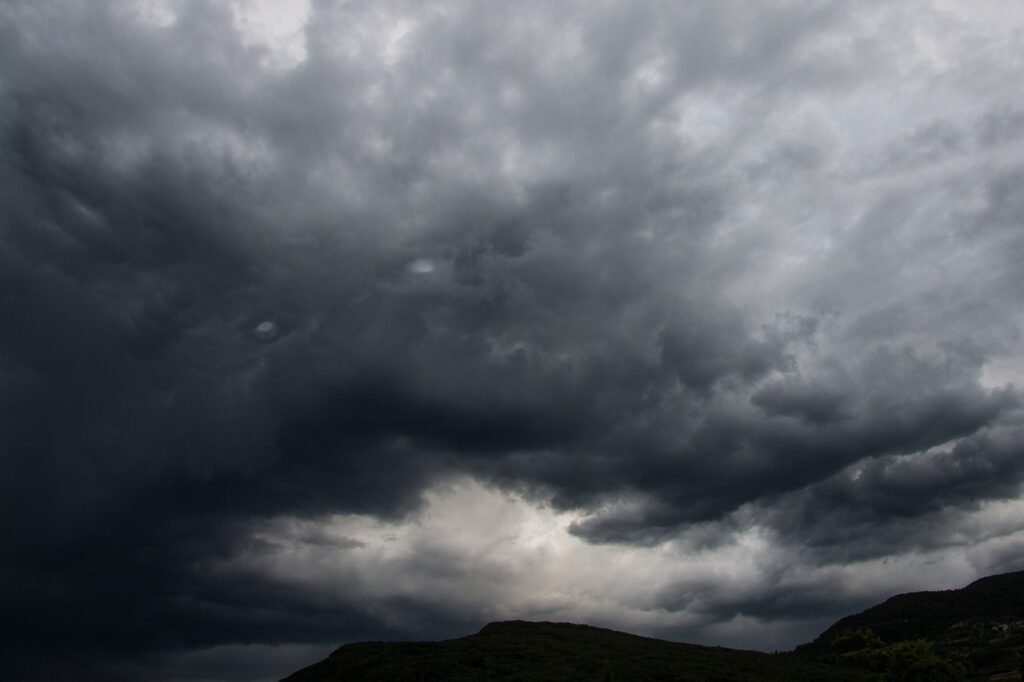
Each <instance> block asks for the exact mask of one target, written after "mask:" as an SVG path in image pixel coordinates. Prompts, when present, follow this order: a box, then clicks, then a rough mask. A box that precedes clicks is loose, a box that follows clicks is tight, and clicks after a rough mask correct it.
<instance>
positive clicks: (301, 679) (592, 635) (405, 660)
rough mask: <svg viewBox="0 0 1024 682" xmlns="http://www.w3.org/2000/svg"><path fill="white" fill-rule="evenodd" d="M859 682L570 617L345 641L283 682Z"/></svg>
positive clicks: (777, 658) (845, 673)
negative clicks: (460, 633) (440, 635)
mask: <svg viewBox="0 0 1024 682" xmlns="http://www.w3.org/2000/svg"><path fill="white" fill-rule="evenodd" d="M810 679H817V680H851V681H853V680H862V679H868V678H866V677H865V676H864V675H863V673H861V672H860V671H854V670H833V669H830V668H827V667H825V666H823V665H821V664H818V663H816V662H813V661H804V660H801V659H799V658H798V657H796V656H793V655H792V654H764V653H760V652H756V651H740V650H736V649H724V648H720V647H704V646H698V645H694V644H678V643H674V642H666V641H663V640H659V639H651V638H647V637H639V636H637V635H630V634H626V633H622V632H615V631H614V630H605V629H602V628H595V627H591V626H588V625H573V624H569V623H527V622H522V621H510V622H502V623H491V624H490V625H487V626H485V627H484V628H483V629H482V630H481V631H480V632H479V633H477V634H475V635H470V636H468V637H463V638H461V639H453V640H448V641H444V642H407V643H384V642H374V643H360V644H348V645H345V646H343V647H341V648H340V649H338V650H337V651H335V652H334V653H333V654H331V656H330V657H329V658H327V659H326V660H324V661H321V662H320V663H317V664H316V665H313V666H310V667H309V668H306V669H304V670H300V671H299V672H297V673H295V674H293V675H291V676H290V677H288V678H287V681H288V682H328V681H331V682H334V681H338V680H367V681H375V680H394V681H398V680H439V681H440V680H445V681H451V682H459V681H461V680H466V681H469V680H473V681H486V680H524V681H525V680H541V681H543V680H551V681H555V680H559V681H562V680H617V681H621V680H695V681H696V680H701V681H707V682H712V681H714V682H725V681H727V680H735V681H737V682H738V681H740V680H765V681H768V680H780V681H781V680H786V681H791V680H810Z"/></svg>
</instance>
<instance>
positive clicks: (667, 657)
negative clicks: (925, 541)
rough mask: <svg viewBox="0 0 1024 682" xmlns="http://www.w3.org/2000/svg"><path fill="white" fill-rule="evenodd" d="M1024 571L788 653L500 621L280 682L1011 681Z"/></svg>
mask: <svg viewBox="0 0 1024 682" xmlns="http://www.w3.org/2000/svg"><path fill="white" fill-rule="evenodd" d="M1022 655H1024V571H1020V572H1015V573H1006V574H1002V575H995V576H989V577H987V578H982V579H980V580H977V581H975V582H973V583H971V584H970V585H968V586H967V587H964V588H962V589H959V590H946V591H940V592H912V593H909V594H900V595H896V596H894V597H891V598H890V599H887V600H886V601H885V602H883V603H881V604H878V605H877V606H873V607H871V608H869V609H867V610H865V611H863V612H861V613H858V614H855V615H851V616H847V617H845V618H842V619H841V620H839V621H837V622H836V623H835V624H834V625H832V626H831V627H829V628H828V629H827V630H825V631H824V632H823V633H822V634H821V635H819V636H818V637H817V638H815V639H814V640H813V641H812V642H809V643H807V644H802V645H800V646H798V647H797V648H796V649H795V650H794V651H792V652H785V653H776V654H766V653H761V652H757V651H743V650H738V649H728V648H724V647H709V646H701V645H696V644H685V643H678V642H668V641H665V640H660V639H654V638H650V637H641V636H638V635H631V634H627V633H623V632H616V631H614V630H607V629H604V628H598V627H593V626H590V625H578V624H573V623H548V622H541V623H534V622H527V621H505V622H497V623H489V624H488V625H485V626H484V627H483V628H482V629H481V630H480V632H478V633H476V634H474V635H469V636H468V637H462V638H459V639H451V640H446V641H441V642H363V643H354V644H346V645H345V646H342V647H341V648H339V649H337V650H336V651H335V652H334V653H332V654H331V655H330V656H329V657H328V658H326V659H325V660H323V661H321V662H319V663H316V664H314V665H312V666H310V667H308V668H305V669H303V670H300V671H298V672H296V673H294V674H293V675H291V676H289V677H288V678H286V680H287V682H340V681H342V680H345V681H350V680H366V681H368V682H373V681H377V680H390V681H394V682H401V681H406V680H408V681H413V680H416V681H427V680H437V681H439V682H440V681H442V680H444V681H446V682H461V681H467V682H468V681H471V680H472V681H474V682H480V681H487V680H522V681H524V682H525V681H527V680H542V681H543V680H551V681H555V680H559V681H562V680H617V681H623V680H651V681H654V680H680V681H682V680H693V681H703V682H726V681H736V682H740V681H748V680H749V681H753V680H764V681H771V680H778V681H780V682H781V681H783V680H784V681H786V682H792V681H794V680H837V681H842V680H865V681H867V680H875V681H877V680H892V681H896V680H899V681H900V682H917V681H920V682H943V681H947V680H948V681H951V682H952V681H954V680H1020V679H1024V676H1022V672H1024V671H1022V669H1021V660H1022V658H1021V657H1022Z"/></svg>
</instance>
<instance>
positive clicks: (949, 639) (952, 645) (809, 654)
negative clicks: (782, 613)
mask: <svg viewBox="0 0 1024 682" xmlns="http://www.w3.org/2000/svg"><path fill="white" fill-rule="evenodd" d="M907 642H924V643H927V645H928V646H929V647H930V648H931V650H932V651H933V652H935V653H936V655H939V656H941V657H944V658H946V659H947V660H950V661H953V662H956V663H958V664H959V665H960V666H961V667H962V668H963V669H964V671H965V675H966V678H967V679H988V678H989V676H992V675H1011V674H1013V673H1016V672H1017V671H1018V668H1019V665H1020V656H1021V654H1022V653H1024V571H1018V572H1015V573H1004V574H1002V575H994V576H989V577H987V578H981V579H980V580H976V581H975V582H973V583H971V584H970V585H968V586H967V587H963V588H961V589H958V590H944V591H939V592H911V593H908V594H899V595H896V596H894V597H891V598H889V599H887V600H886V601H884V602H882V603H881V604H878V605H877V606H872V607H871V608H869V609H867V610H865V611H863V612H861V613H857V614H854V615H851V616H847V617H845V618H842V619H840V620H839V621H837V622H836V623H835V624H834V625H832V626H831V627H829V628H828V629H827V630H825V631H824V632H823V633H821V635H819V636H818V637H817V638H816V639H815V640H814V641H813V642H810V643H808V644H803V645H801V646H799V647H797V653H798V654H799V655H801V656H802V657H805V658H808V659H811V660H817V661H819V662H829V663H833V664H840V665H855V666H856V665H859V666H862V667H872V666H874V667H875V668H876V669H877V668H878V665H879V662H880V660H882V659H885V658H886V656H887V655H888V654H887V653H886V652H887V651H888V652H891V651H892V649H893V647H894V646H896V645H900V644H901V643H904V644H905V643H907ZM904 648H905V647H904ZM1005 679H1020V678H1019V676H1017V677H1006V678H1005Z"/></svg>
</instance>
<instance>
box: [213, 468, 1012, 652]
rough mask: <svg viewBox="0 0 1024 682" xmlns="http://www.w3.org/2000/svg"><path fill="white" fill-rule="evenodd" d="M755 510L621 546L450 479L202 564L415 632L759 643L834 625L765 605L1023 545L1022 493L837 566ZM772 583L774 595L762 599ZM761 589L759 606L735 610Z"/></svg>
mask: <svg viewBox="0 0 1024 682" xmlns="http://www.w3.org/2000/svg"><path fill="white" fill-rule="evenodd" d="M758 513H759V512H758V511H757V510H756V509H753V508H750V507H747V508H744V509H740V510H737V512H735V513H734V514H733V515H732V517H731V518H730V519H729V520H728V521H726V522H724V523H722V522H716V523H709V524H696V525H693V526H691V527H690V528H688V529H687V530H685V531H683V532H681V533H679V534H678V535H677V536H675V537H674V538H672V539H670V540H668V541H665V542H661V543H658V544H654V545H651V546H646V547H631V548H630V551H628V552H624V551H622V548H621V547H620V546H618V545H615V544H592V543H588V542H585V541H584V540H582V539H580V538H578V537H576V536H574V535H572V534H571V533H570V532H569V529H570V527H571V526H572V524H573V523H575V522H579V521H580V520H582V519H583V518H585V517H583V516H582V515H581V514H579V513H574V512H564V511H558V510H556V509H554V508H552V507H551V506H549V505H547V504H544V503H540V502H538V501H536V500H532V499H527V498H525V497H523V496H521V495H519V494H516V493H510V492H506V491H502V490H498V489H495V488H493V487H489V486H487V485H485V484H483V483H481V482H479V481H476V480H473V479H471V478H459V479H457V480H454V481H449V482H446V483H443V484H439V485H437V486H435V487H434V488H432V489H431V490H430V491H429V492H427V493H426V495H425V496H424V504H423V507H422V508H421V509H420V510H419V512H418V513H416V514H415V515H412V516H410V517H409V518H406V519H404V520H401V521H385V520H381V519H379V518H376V517H373V516H367V515H358V514H337V515H329V516H324V517H321V518H316V519H301V518H296V517H293V516H285V517H279V518H276V519H274V520H273V521H271V522H269V523H267V524H266V525H265V526H264V527H262V528H260V529H259V530H258V531H256V532H255V533H254V534H253V535H252V537H251V538H250V542H248V543H246V544H245V547H246V549H245V550H243V551H241V552H239V553H237V554H236V555H234V556H233V557H231V558H230V559H229V560H226V561H222V562H219V563H216V564H211V565H209V566H208V570H210V571H212V572H214V573H216V574H218V575H221V576H230V575H232V574H239V575H243V574H244V575H258V576H260V577H263V578H270V579H271V580H273V581H275V582H278V583H280V584H284V585H286V586H288V589H293V590H297V591H300V592H303V593H311V594H317V595H320V596H321V598H323V599H325V600H327V601H331V600H333V601H334V602H336V603H337V605H340V606H359V604H362V605H364V606H365V608H367V609H369V610H371V611H372V615H373V616H374V617H375V618H378V619H380V620H382V621H383V622H386V623H388V624H389V625H391V626H392V627H395V628H396V629H398V630H400V631H401V630H403V629H404V631H405V632H406V633H407V635H408V636H409V637H412V638H417V637H423V636H425V635H429V634H430V633H431V630H430V628H431V627H435V626H436V624H434V623H425V622H419V621H417V615H416V614H417V612H418V611H419V609H421V608H422V609H425V610H426V612H430V611H433V610H436V609H443V610H444V611H446V612H448V613H452V614H455V616H456V618H457V619H458V620H459V621H460V622H462V623H464V624H465V625H464V628H463V630H462V631H453V632H450V633H448V634H449V635H450V636H458V635H461V634H469V633H470V632H472V631H474V630H475V629H476V628H479V627H481V626H483V625H484V624H486V623H487V622H491V621H496V620H512V619H527V620H551V621H571V622H583V623H590V624H594V625H599V626H604V627H610V628H615V629H620V630H625V631H630V632H636V633H644V634H650V635H653V636H658V637H665V638H669V639H675V640H682V641H691V642H698V643H706V644H717V645H724V646H735V647H742V648H754V649H761V650H766V651H767V650H774V649H788V648H790V647H792V646H794V645H796V644H798V643H801V642H803V641H807V640H809V639H811V638H813V637H814V636H815V635H816V634H818V632H820V631H821V630H822V629H823V628H824V627H826V626H827V625H828V624H830V623H831V620H832V616H830V615H827V616H825V617H822V616H821V615H820V613H813V615H812V613H811V611H808V612H807V615H805V616H804V617H801V616H800V615H792V614H791V615H789V616H781V615H780V614H779V613H772V610H773V609H778V610H785V609H793V608H794V606H796V607H797V608H796V609H794V610H795V611H796V613H797V614H799V612H800V609H799V608H798V607H799V604H797V603H796V602H799V601H800V600H806V601H807V603H808V604H816V605H817V606H818V611H819V612H820V611H824V612H826V613H827V612H828V610H829V608H831V609H832V610H833V611H835V613H836V616H838V615H842V614H843V613H845V611H844V608H847V609H848V608H850V606H851V605H856V606H863V605H867V604H870V603H873V602H876V601H879V600H882V599H884V598H885V597H887V596H889V595H891V594H893V593H896V592H901V591H911V590H919V589H946V588H951V587H956V586H959V585H962V584H966V583H967V582H969V581H970V580H971V579H973V578H974V577H975V576H976V575H977V574H978V573H979V572H984V571H985V570H986V569H987V567H989V566H990V565H998V563H999V561H1000V560H1003V559H1005V557H1006V556H1007V555H1008V554H1009V553H1013V552H1015V551H1019V550H1021V549H1024V531H1022V530H1020V529H1019V528H1018V524H1017V523H1016V519H1018V518H1020V517H1021V515H1022V514H1024V501H1022V500H1010V501H1002V502H990V503H987V504H985V505H982V506H980V507H979V508H978V509H977V510H975V511H974V512H972V513H970V514H968V515H966V516H965V517H963V518H961V519H960V520H959V523H957V524H956V525H957V530H956V531H955V532H952V533H951V534H950V535H949V536H947V537H944V538H943V539H941V540H940V541H939V542H938V544H937V545H936V546H933V547H932V548H931V549H927V550H922V549H908V550H907V551H906V552H905V553H902V554H901V553H896V554H893V555H887V556H879V557H875V558H871V559H866V560H862V561H856V562H846V563H824V564H822V563H818V562H817V561H815V559H814V558H813V557H811V556H809V555H807V554H806V552H805V550H803V549H802V548H801V547H800V546H799V545H793V544H788V543H785V542H780V538H778V537H777V536H776V535H775V534H774V533H773V532H772V531H771V530H770V529H768V528H767V527H764V526H761V525H759V524H758V523H757V522H756V521H755V520H754V519H755V518H756V516H757V515H758ZM947 521H948V519H947ZM773 593H774V594H775V596H776V597H778V598H779V599H780V603H777V604H776V603H772V599H773V597H772V596H771V595H773ZM764 594H767V595H769V596H768V597H767V598H765V600H764V601H765V603H763V604H760V606H759V607H755V608H753V609H752V608H749V607H750V604H749V603H747V605H746V608H745V607H744V606H743V605H744V601H745V600H750V599H754V597H755V595H764ZM352 595H359V604H356V603H354V602H353V601H352ZM755 601H756V599H755ZM781 602H784V603H781ZM757 608H761V609H762V612H758V611H757Z"/></svg>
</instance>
